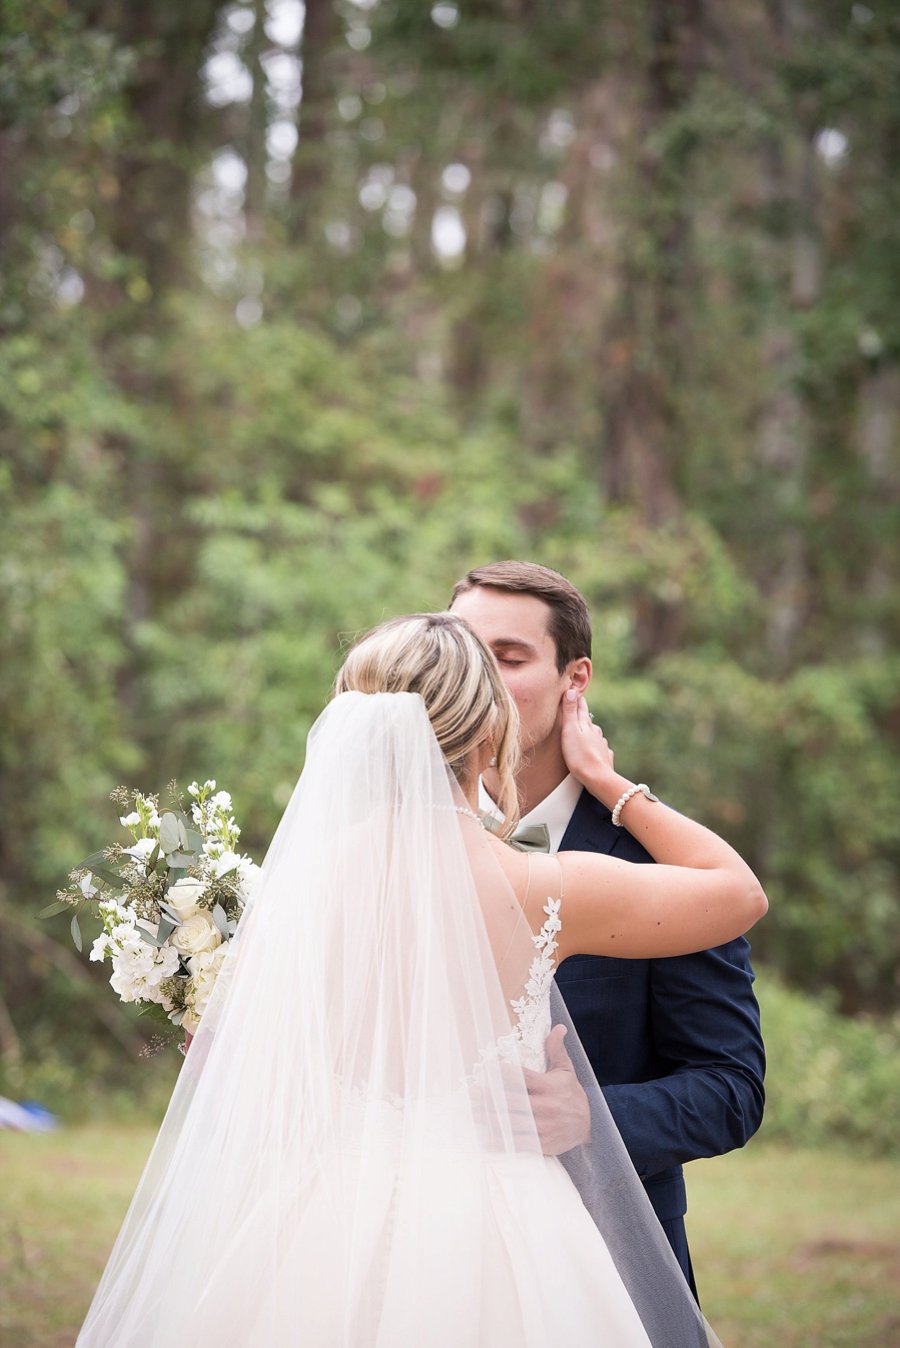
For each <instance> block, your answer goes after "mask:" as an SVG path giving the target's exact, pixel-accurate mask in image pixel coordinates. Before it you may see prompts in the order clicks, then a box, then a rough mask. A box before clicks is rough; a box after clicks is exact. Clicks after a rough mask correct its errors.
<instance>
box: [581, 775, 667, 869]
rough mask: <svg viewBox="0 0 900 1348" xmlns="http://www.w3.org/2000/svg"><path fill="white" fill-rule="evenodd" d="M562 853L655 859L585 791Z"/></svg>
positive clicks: (639, 859)
mask: <svg viewBox="0 0 900 1348" xmlns="http://www.w3.org/2000/svg"><path fill="white" fill-rule="evenodd" d="M559 850H560V851H561V852H598V853H600V854H602V855H604V856H612V855H615V856H617V857H621V858H622V859H623V860H624V861H650V862H652V860H653V858H652V857H651V855H650V853H649V852H648V851H647V850H646V849H645V848H643V847H642V846H641V844H640V843H639V842H638V841H637V840H636V839H635V838H632V836H631V834H630V833H629V832H628V830H627V829H625V828H617V827H616V825H615V824H614V823H613V821H612V814H611V812H610V810H608V809H607V807H606V806H605V805H603V804H601V802H600V801H599V800H597V799H596V797H595V796H592V795H591V793H590V791H588V790H583V791H582V792H581V795H580V796H579V798H578V803H577V804H576V806H575V809H574V811H573V812H572V818H571V819H570V820H569V823H568V827H567V828H566V831H565V833H564V834H563V839H562V842H561V843H560V846H559Z"/></svg>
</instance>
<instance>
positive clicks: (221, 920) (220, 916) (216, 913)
mask: <svg viewBox="0 0 900 1348" xmlns="http://www.w3.org/2000/svg"><path fill="white" fill-rule="evenodd" d="M212 920H213V922H215V924H216V926H217V927H218V928H219V931H220V932H221V933H222V935H223V937H224V938H225V940H226V941H227V940H228V918H227V917H226V915H225V909H224V908H223V907H222V905H221V903H217V904H216V906H215V908H213V910H212Z"/></svg>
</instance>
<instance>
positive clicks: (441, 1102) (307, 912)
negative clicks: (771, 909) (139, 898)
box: [78, 692, 716, 1348]
mask: <svg viewBox="0 0 900 1348" xmlns="http://www.w3.org/2000/svg"><path fill="white" fill-rule="evenodd" d="M461 804H462V798H461V796H460V795H459V792H458V789H457V787H456V785H455V783H454V782H453V779H452V777H451V776H450V774H449V772H448V769H447V766H446V763H445V761H444V759H443V757H442V755H441V753H440V750H439V748H438V745H437V742H436V740H435V738H434V735H433V734H432V731H431V727H430V724H429V721H428V717H427V714H426V712H425V707H424V703H423V702H422V700H421V698H420V697H419V696H418V695H416V694H410V693H398V694H375V695H365V694H361V693H356V692H352V693H344V694H342V695H341V696H340V697H338V698H336V699H335V700H334V702H332V703H331V704H330V705H329V707H328V708H327V709H326V710H325V712H324V713H323V714H322V716H321V717H320V718H319V720H318V722H317V723H316V725H315V727H314V728H313V730H312V732H311V734H310V738H309V752H308V756H307V762H306V767H305V768H304V771H303V774H302V776H301V779H300V781H299V783H298V785H297V788H296V790H295V792H294V795H293V797H292V799H291V801H290V804H289V805H288V808H287V810H286V811H285V814H284V817H283V819H282V821H281V823H280V825H279V827H278V831H277V832H276V834H275V838H274V840H273V842H272V845H271V847H270V849H269V853H268V855H267V857H266V861H265V865H264V868H263V881H262V886H261V889H260V892H259V896H258V898H257V899H256V900H255V902H254V903H253V905H252V907H251V908H250V909H249V910H248V911H247V913H246V914H245V916H244V918H243V920H242V922H241V926H240V928H239V932H238V936H237V938H236V940H235V941H234V942H233V944H232V948H231V950H230V951H229V954H228V956H227V959H226V961H225V964H224V966H223V970H222V973H221V975H220V978H219V982H218V984H217V987H216V989H215V992H214V994H213V998H212V1000H211V1003H210V1006H209V1009H208V1011H207V1012H206V1015H205V1016H204V1018H203V1021H202V1023H201V1025H200V1028H199V1031H198V1034H197V1036H196V1038H195V1040H194V1042H193V1044H192V1046H191V1049H190V1052H189V1054H188V1056H187V1058H186V1060H185V1064H184V1067H183V1068H182V1071H181V1075H180V1078H179V1081H178V1084H177V1086H176V1088H175V1092H174V1094H173V1096H172V1101H171V1104H170V1106H169V1110H168V1112H167V1114H166V1118H165V1120H164V1122H163V1125H162V1128H161V1130H160V1133H159V1137H158V1139H157V1142H156V1144H155V1147H154V1150H153V1153H152V1155H151V1157H150V1160H149V1162H148V1165H147V1168H146V1170H145V1173H144V1176H143V1178H142V1180H141V1183H140V1185H139V1187H138V1190H137V1193H136V1195H135V1198H134V1200H133V1202H132V1205H131V1208H130V1210H129V1212H128V1215H127V1217H126V1219H125V1223H124V1226H123V1228H122V1231H121V1233H120V1235H119V1238H118V1241H117V1243H116V1245H115V1248H114V1250H113V1253H112V1256H111V1258H110V1261H109V1264H108V1266H107V1269H106V1272H105V1274H104V1276H103V1279H102V1281H101V1283H100V1286H99V1288H98V1290H97V1294H96V1296H95V1298H94V1301H93V1304H92V1306H91V1309H90V1312H89V1314H88V1317H87V1320H86V1322H85V1325H84V1328H83V1329H82V1332H81V1335H80V1337H79V1339H78V1344H79V1348H180V1345H191V1348H288V1345H291V1348H294V1345H309V1346H310V1348H425V1346H426V1345H427V1348H476V1346H477V1348H549V1345H553V1348H575V1345H578V1346H579V1348H580V1346H581V1345H585V1348H587V1345H590V1346H591V1348H603V1345H608V1348H623V1345H626V1344H627V1345H629V1348H630V1345H632V1344H635V1345H639V1344H647V1343H649V1344H652V1345H654V1348H698V1345H706V1344H707V1343H715V1342H716V1340H715V1339H714V1337H713V1336H712V1334H711V1332H710V1331H709V1330H708V1328H707V1327H706V1326H705V1324H704V1322H703V1320H702V1317H701V1316H700V1314H699V1312H698V1310H697V1308H696V1305H695V1303H694V1302H693V1300H692V1298H691V1296H690V1294H689V1292H688V1290H687V1287H686V1285H685V1283H684V1280H683V1278H682V1275H681V1273H680V1270H679V1269H678V1266H677V1264H676V1262H675V1260H674V1257H673V1256H672V1254H671V1251H670V1250H669V1247H668V1245H667V1243H666V1241H665V1238H664V1236H663V1234H662V1232H661V1229H660V1228H659V1226H658V1223H657V1222H656V1218H655V1217H654V1215H653V1212H652V1209H651V1208H650V1205H649V1203H648V1201H647V1199H646V1196H645V1194H644V1192H643V1189H642V1187H641V1185H640V1183H639V1182H638V1180H637V1178H636V1176H635V1174H634V1171H633V1169H632V1167H631V1164H630V1162H629V1160H628V1158H627V1155H626V1153H625V1150H624V1147H623V1146H622V1143H621V1140H620V1139H619V1136H618V1134H617V1132H616V1130H615V1128H614V1126H613V1124H612V1122H611V1119H610V1118H609V1117H608V1115H606V1116H605V1117H604V1118H597V1117H595V1119H594V1129H593V1132H594V1138H593V1142H592V1145H591V1146H590V1147H584V1148H580V1149H577V1150H576V1151H574V1152H571V1153H569V1154H568V1155H567V1157H566V1158H565V1169H563V1166H562V1165H561V1164H560V1163H559V1162H558V1161H555V1160H550V1159H548V1158H545V1157H543V1156H542V1155H541V1152H540V1146H539V1143H538V1139H537V1136H536V1134H535V1131H534V1126H533V1121H532V1116H531V1112H530V1108H529V1105H528V1099H527V1094H526V1091H525V1086H524V1081H523V1076H522V1070H521V1067H520V1066H518V1064H517V1062H516V1059H515V1053H514V1052H512V1051H511V1048H512V1040H511V1032H512V1031H513V1029H514V1021H513V1018H512V1012H511V1009H510V1002H511V1000H512V999H515V998H520V997H522V996H523V994H524V993H525V992H526V990H527V988H528V985H529V977H533V973H534V971H533V969H532V968H531V966H532V963H533V961H534V959H535V954H536V951H535V945H534V942H533V940H532V936H531V933H530V931H529V930H528V928H527V926H526V924H525V922H524V919H523V917H522V913H521V909H520V907H519V904H518V903H517V902H516V899H515V896H514V895H513V894H512V891H511V890H510V888H509V886H508V884H507V882H506V881H505V879H504V877H503V875H502V872H501V870H500V868H499V866H498V865H497V862H496V859H495V856H494V854H493V849H494V848H495V847H496V843H494V842H492V841H491V840H490V839H489V838H488V837H487V836H486V835H485V834H484V832H483V830H482V829H481V827H480V825H478V824H477V823H476V822H475V821H474V820H472V819H470V818H468V817H467V816H466V815H464V814H462V813H460V811H459V809H458V807H459V806H460V805H461ZM561 917H562V920H563V921H565V900H563V904H562V910H561ZM554 1015H555V1016H557V1018H559V1019H564V1020H566V1023H569V1022H568V1018H567V1017H566V1016H565V1014H564V1010H563V1008H562V1003H561V1000H560V999H559V997H558V995H556V996H555V1000H554ZM513 1037H514V1036H513ZM566 1045H567V1048H568V1049H569V1051H570V1053H572V1055H573V1057H574V1058H575V1061H576V1067H577V1070H578V1071H579V1073H580V1075H581V1076H582V1078H583V1080H585V1081H586V1082H587V1083H588V1084H594V1085H595V1084H596V1083H595V1082H594V1081H593V1078H592V1076H591V1074H590V1068H589V1067H588V1064H587V1061H586V1059H585V1057H584V1054H583V1052H581V1051H580V1047H579V1046H578V1045H577V1041H576V1039H575V1035H574V1031H573V1030H572V1028H571V1025H570V1028H569V1033H568V1037H567V1040H566ZM567 1171H568V1174H567V1173H566V1172H567ZM570 1177H571V1178H570ZM573 1186H574V1187H573ZM576 1190H577V1192H576ZM588 1213H590V1218H592V1219H593V1221H591V1220H590V1218H589V1217H588V1215H587V1214H588ZM598 1229H599V1232H600V1233H601V1236H602V1239H601V1238H600V1237H598V1235H597V1230H598ZM625 1289H627V1292H626V1290H625Z"/></svg>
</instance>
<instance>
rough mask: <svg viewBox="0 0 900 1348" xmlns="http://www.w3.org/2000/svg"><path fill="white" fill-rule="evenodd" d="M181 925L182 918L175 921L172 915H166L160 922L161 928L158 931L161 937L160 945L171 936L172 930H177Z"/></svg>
mask: <svg viewBox="0 0 900 1348" xmlns="http://www.w3.org/2000/svg"><path fill="white" fill-rule="evenodd" d="M180 926H181V919H180V918H179V920H178V921H177V922H173V921H172V919H171V918H170V917H164V918H163V919H162V921H161V922H160V924H159V930H158V931H157V933H156V934H157V936H158V937H159V943H160V945H162V944H163V942H164V941H167V940H168V939H169V937H170V936H171V935H172V932H173V931H174V930H175V928H176V927H180Z"/></svg>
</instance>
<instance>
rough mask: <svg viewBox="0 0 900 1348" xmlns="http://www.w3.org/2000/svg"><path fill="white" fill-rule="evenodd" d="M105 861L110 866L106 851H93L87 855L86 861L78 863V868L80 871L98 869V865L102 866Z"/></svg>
mask: <svg viewBox="0 0 900 1348" xmlns="http://www.w3.org/2000/svg"><path fill="white" fill-rule="evenodd" d="M104 861H105V862H106V864H107V866H108V865H109V861H108V859H107V856H106V853H105V852H92V853H91V855H90V856H89V857H85V859H84V861H80V862H79V863H78V866H77V868H76V869H77V870H79V871H96V869H97V867H98V866H102V865H103V863H104Z"/></svg>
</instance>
